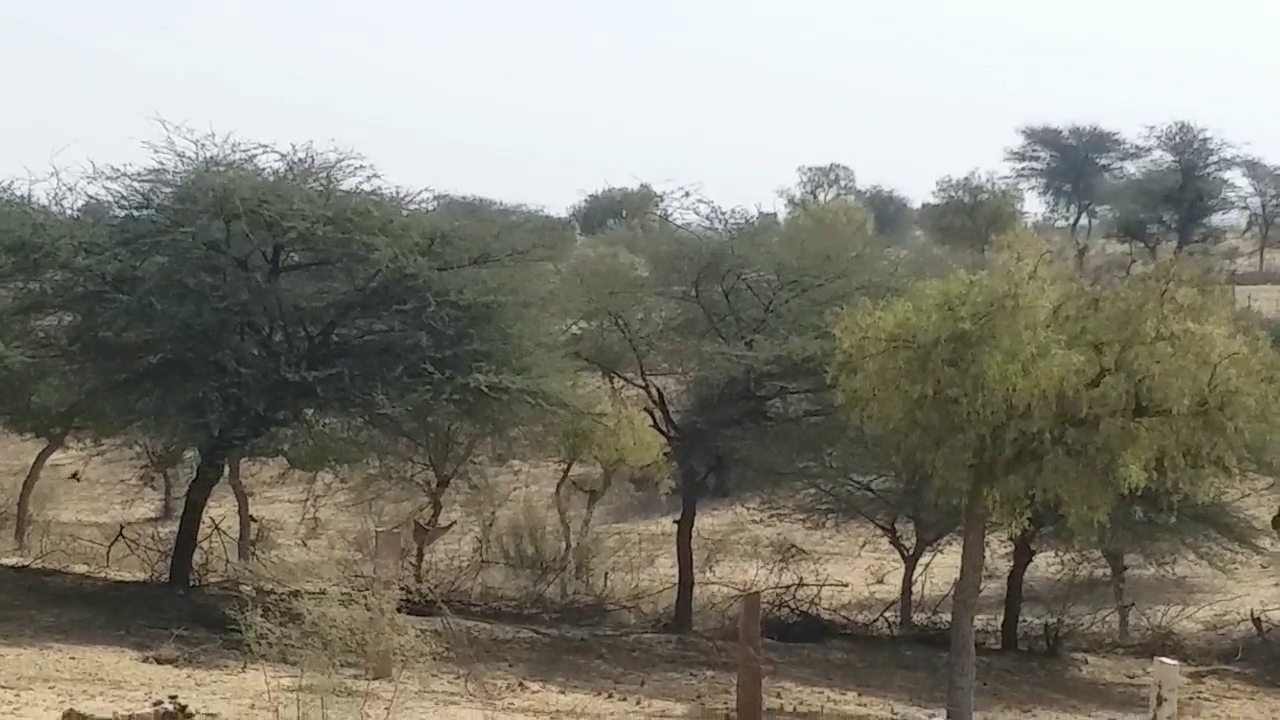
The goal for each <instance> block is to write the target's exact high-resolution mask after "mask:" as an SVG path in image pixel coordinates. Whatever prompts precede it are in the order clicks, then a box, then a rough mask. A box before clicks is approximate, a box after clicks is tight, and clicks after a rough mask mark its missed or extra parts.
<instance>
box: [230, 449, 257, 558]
mask: <svg viewBox="0 0 1280 720" xmlns="http://www.w3.org/2000/svg"><path fill="white" fill-rule="evenodd" d="M227 484H228V485H230V486H231V494H233V495H235V496H236V520H237V522H239V527H238V528H237V530H236V560H238V561H240V562H242V563H247V562H249V561H250V560H252V559H253V515H251V514H250V513H249V491H248V490H246V489H245V487H244V482H243V481H242V480H241V479H240V456H239V455H238V454H234V453H233V454H232V455H231V456H230V457H228V458H227Z"/></svg>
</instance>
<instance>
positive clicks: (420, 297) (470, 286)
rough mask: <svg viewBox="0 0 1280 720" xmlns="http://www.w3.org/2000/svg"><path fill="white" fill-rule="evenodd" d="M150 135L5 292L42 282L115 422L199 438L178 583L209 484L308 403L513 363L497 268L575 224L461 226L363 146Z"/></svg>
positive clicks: (417, 394)
mask: <svg viewBox="0 0 1280 720" xmlns="http://www.w3.org/2000/svg"><path fill="white" fill-rule="evenodd" d="M150 149H151V153H152V154H151V158H150V160H149V162H147V163H146V164H144V165H141V166H136V167H122V168H107V169H103V170H101V171H100V172H99V173H98V174H97V175H96V176H95V177H94V178H93V183H94V185H95V187H94V189H93V197H94V198H95V200H96V201H97V202H98V203H100V204H101V205H102V206H103V207H105V208H106V209H107V212H106V215H107V216H108V217H109V220H108V221H107V222H106V223H104V225H103V228H102V230H101V232H99V233H97V234H96V235H94V236H93V237H91V238H87V239H84V240H81V241H77V242H74V243H65V244H56V246H55V247H50V248H48V250H47V251H46V252H45V253H44V257H43V258H42V259H43V260H45V261H47V265H46V267H45V268H44V269H43V271H42V272H41V274H40V275H39V276H38V278H39V282H38V283H32V285H31V286H30V287H28V288H27V290H26V292H24V293H22V294H19V295H17V296H14V297H13V298H10V299H11V300H12V301H13V302H15V303H19V302H24V301H26V300H28V299H29V298H30V297H32V296H38V299H39V300H40V301H41V303H42V307H44V308H46V312H47V315H46V317H47V318H48V319H50V320H52V319H53V318H54V317H56V318H57V322H58V323H59V327H60V328H61V330H60V333H61V336H62V338H63V339H64V341H65V343H64V347H63V349H62V356H63V357H64V358H65V360H66V361H67V362H68V363H69V364H70V365H71V366H72V367H73V368H74V370H75V372H76V373H77V374H78V376H81V377H84V378H86V381H87V382H89V383H90V384H91V385H93V386H96V387H110V388H111V392H110V395H109V396H108V397H106V398H104V400H103V402H105V403H109V404H110V405H111V407H112V408H113V411H114V412H115V413H118V414H119V415H120V416H121V417H122V418H124V421H125V424H126V425H128V426H130V427H134V428H137V429H138V430H139V431H140V432H143V433H144V434H146V435H149V436H151V437H153V438H156V439H157V440H161V441H163V442H173V443H179V444H185V445H187V446H189V447H194V448H196V449H197V450H198V453H199V462H198V464H197V468H196V470H195V473H194V476H193V478H192V480H191V482H190V484H189V487H188V489H187V492H186V497H185V500H184V505H183V510H182V515H181V518H180V520H179V526H178V532H177V537H176V539H175V544H174V552H173V558H172V562H171V565H170V570H169V582H170V583H171V584H173V585H178V586H185V585H188V584H189V583H190V581H191V580H192V558H193V556H194V553H195V551H196V547H197V544H198V533H199V526H200V522H201V519H202V517H203V514H204V510H205V506H206V505H207V503H208V499H209V496H210V494H211V492H212V491H213V488H214V487H215V486H216V485H217V483H218V482H219V481H220V480H221V478H222V476H223V473H224V469H225V468H226V466H227V462H228V460H229V459H231V458H232V457H234V456H236V455H238V454H242V453H243V452H244V451H245V449H246V448H251V447H254V446H256V445H257V444H258V443H260V442H261V441H263V440H264V439H266V438H268V437H272V436H273V434H274V433H276V432H277V431H281V430H287V429H290V428H293V427H295V426H299V425H302V424H303V423H304V421H305V420H306V419H307V418H308V417H310V416H320V417H342V416H346V415H351V414H359V413H365V414H369V413H373V412H376V411H377V410H378V409H379V408H393V409H394V408H396V407H398V406H397V404H396V403H398V402H400V401H401V400H402V399H403V398H413V399H418V398H421V397H423V396H428V395H429V396H432V397H434V398H435V399H436V400H437V401H438V402H439V403H440V404H441V405H444V406H447V405H448V403H449V402H451V400H452V399H453V397H455V396H456V394H457V393H458V392H459V391H460V389H461V388H477V387H484V388H486V389H488V390H489V391H490V392H491V393H492V394H493V395H494V396H498V395H501V394H502V393H503V392H507V391H512V390H511V388H512V387H513V385H511V384H505V383H503V382H500V381H496V380H495V377H497V378H503V377H505V376H506V373H505V372H504V371H506V370H507V369H509V368H511V367H512V366H513V365H515V366H518V365H519V364H520V362H522V361H521V360H520V358H521V356H522V354H523V352H524V348H523V346H522V344H521V342H520V341H519V337H517V336H513V335H512V334H510V333H507V332H504V328H509V327H511V324H510V323H509V321H510V319H511V316H510V314H509V310H510V309H511V308H513V307H518V306H520V305H522V304H524V303H523V302H522V300H524V299H522V298H515V297H514V296H512V295H511V294H510V293H504V292H503V291H502V288H503V287H504V284H503V280H504V278H502V277H499V276H501V275H503V272H502V270H503V269H504V268H506V269H509V270H510V271H511V272H512V273H514V269H513V268H514V266H516V265H521V264H525V265H532V264H535V261H536V262H546V261H547V260H548V258H547V257H545V256H546V255H548V254H549V253H553V252H562V250H563V248H561V247H560V244H561V243H563V242H565V239H566V238H567V239H569V240H571V236H570V235H568V234H567V233H561V234H560V235H558V236H554V237H550V238H549V237H545V236H541V235H538V234H536V233H533V234H531V233H527V232H501V231H500V230H501V229H503V228H509V227H510V223H509V222H506V221H495V222H493V223H489V224H481V225H480V226H478V227H477V228H475V230H474V233H469V232H467V231H466V228H467V227H469V226H468V225H467V224H466V223H465V222H463V220H461V219H459V218H458V216H456V215H454V216H451V215H449V214H448V213H445V214H444V215H441V214H440V213H439V212H438V208H437V206H436V205H435V204H433V203H431V202H427V201H425V200H424V199H423V198H422V196H421V195H420V194H417V193H408V192H404V191H401V190H398V189H395V188H390V187H388V186H386V185H385V184H383V183H381V182H380V181H379V180H378V177H377V174H376V172H375V171H374V170H373V169H372V168H370V167H369V166H368V165H367V164H365V163H364V162H363V161H362V160H360V159H359V158H357V157H353V156H351V155H348V154H343V153H339V152H333V151H327V150H322V149H317V148H315V147H312V146H305V145H304V146H293V147H288V148H283V149H282V148H275V147H266V146H261V145H257V144H253V143H247V142H242V141H238V140H234V139H227V138H217V137H203V136H194V135H191V134H188V133H183V132H180V131H171V132H170V133H169V134H168V135H167V137H166V138H165V139H164V140H163V141H161V142H159V143H155V144H153V145H151V146H150ZM516 215H517V214H516V213H514V212H513V213H509V214H508V216H516ZM485 217H486V218H493V217H494V213H492V212H489V213H487V214H486V215H485ZM521 227H523V225H521ZM0 243H3V249H4V251H6V252H14V251H17V250H18V249H19V248H20V247H21V245H22V243H21V241H20V240H19V239H15V238H12V237H5V238H0ZM522 287H523V286H522ZM513 392H514V391H513Z"/></svg>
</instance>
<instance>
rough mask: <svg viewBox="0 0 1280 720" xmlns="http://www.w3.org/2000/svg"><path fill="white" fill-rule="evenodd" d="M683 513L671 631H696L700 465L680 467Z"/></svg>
mask: <svg viewBox="0 0 1280 720" xmlns="http://www.w3.org/2000/svg"><path fill="white" fill-rule="evenodd" d="M680 475H681V478H680V517H679V518H677V519H676V606H675V612H674V615H673V616H672V618H671V632H673V633H678V634H683V633H689V632H692V631H693V585H694V579H693V526H694V522H695V520H696V519H697V516H698V494H699V489H700V488H699V485H700V484H701V483H700V481H699V478H698V472H697V469H696V468H692V467H682V468H681V469H680Z"/></svg>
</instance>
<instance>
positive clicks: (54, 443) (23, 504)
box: [13, 431, 69, 552]
mask: <svg viewBox="0 0 1280 720" xmlns="http://www.w3.org/2000/svg"><path fill="white" fill-rule="evenodd" d="M68 434H69V433H68V432H65V431H64V432H59V433H56V434H54V435H51V436H49V437H48V438H46V439H45V443H44V447H42V448H40V452H38V453H36V458H35V460H32V461H31V467H29V468H27V476H26V477H24V478H22V489H21V490H19V491H18V517H17V521H16V523H15V525H14V527H13V542H14V545H16V546H17V548H18V552H25V551H26V549H27V534H28V533H29V532H30V531H31V496H32V495H34V494H35V491H36V483H38V482H40V474H41V473H42V472H44V466H45V465H46V464H48V462H49V458H51V457H53V454H54V453H56V452H58V450H60V449H62V446H63V445H64V444H66V442H67V435H68Z"/></svg>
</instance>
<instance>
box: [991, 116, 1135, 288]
mask: <svg viewBox="0 0 1280 720" xmlns="http://www.w3.org/2000/svg"><path fill="white" fill-rule="evenodd" d="M1018 134H1019V135H1020V136H1021V142H1020V143H1019V144H1018V145H1017V146H1016V147H1013V148H1010V149H1009V151H1008V152H1007V153H1006V154H1005V159H1006V160H1007V161H1008V162H1009V164H1010V165H1012V169H1013V176H1014V177H1015V178H1016V179H1017V180H1018V181H1019V182H1020V183H1021V184H1022V185H1023V187H1025V188H1027V189H1028V190H1031V191H1032V192H1034V193H1036V194H1037V195H1039V196H1040V198H1041V199H1043V200H1044V201H1045V203H1046V204H1047V205H1048V209H1049V211H1050V213H1052V214H1053V215H1054V216H1055V217H1056V219H1058V220H1061V221H1065V222H1066V223H1067V228H1068V230H1069V231H1070V234H1071V241H1072V242H1073V243H1074V244H1075V255H1076V266H1077V268H1081V267H1083V265H1084V258H1085V255H1086V254H1087V253H1088V251H1089V242H1090V240H1091V239H1092V237H1093V223H1094V220H1095V218H1096V217H1097V213H1098V208H1099V207H1100V206H1101V205H1103V204H1104V203H1105V202H1106V195H1105V191H1106V189H1107V186H1108V184H1109V182H1110V181H1112V180H1114V179H1115V178H1117V177H1118V176H1119V175H1120V173H1121V172H1122V171H1123V169H1124V167H1125V163H1127V162H1129V161H1130V160H1131V159H1132V158H1133V155H1134V150H1133V148H1132V147H1131V145H1130V144H1129V143H1128V142H1127V141H1125V139H1124V137H1122V136H1121V135H1120V133H1118V132H1115V131H1114V130H1107V129H1105V128H1102V127H1099V126H1097V125H1068V126H1066V127H1059V126H1056V125H1032V126H1028V127H1024V128H1020V129H1019V130H1018ZM1081 223H1084V226H1085V227H1084V230H1085V231H1084V238H1083V239H1081V237H1080V225H1081Z"/></svg>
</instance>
